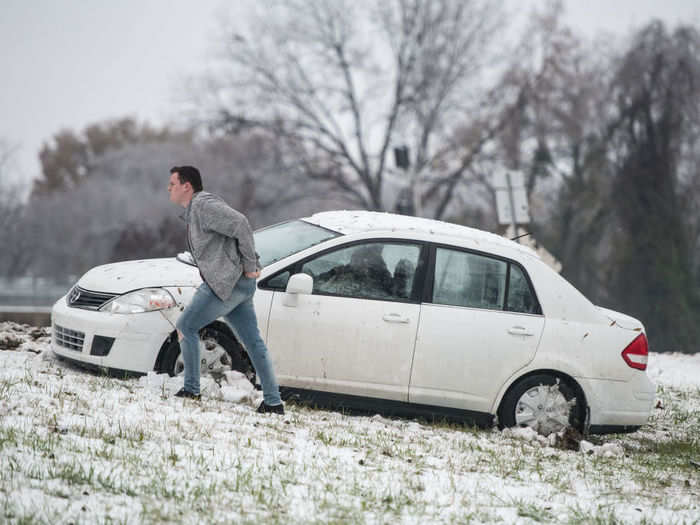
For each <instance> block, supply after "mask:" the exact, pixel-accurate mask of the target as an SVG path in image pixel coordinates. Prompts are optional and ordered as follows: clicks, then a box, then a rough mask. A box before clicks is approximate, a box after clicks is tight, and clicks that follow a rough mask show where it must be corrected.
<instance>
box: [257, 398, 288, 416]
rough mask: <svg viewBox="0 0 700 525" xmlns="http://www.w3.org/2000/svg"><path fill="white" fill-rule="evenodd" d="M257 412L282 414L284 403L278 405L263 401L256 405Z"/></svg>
mask: <svg viewBox="0 0 700 525" xmlns="http://www.w3.org/2000/svg"><path fill="white" fill-rule="evenodd" d="M258 414H280V415H282V416H283V415H284V405H283V404H282V403H280V404H279V405H268V404H266V403H265V401H263V402H262V403H260V406H259V407H258Z"/></svg>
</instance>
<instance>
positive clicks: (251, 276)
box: [243, 270, 260, 279]
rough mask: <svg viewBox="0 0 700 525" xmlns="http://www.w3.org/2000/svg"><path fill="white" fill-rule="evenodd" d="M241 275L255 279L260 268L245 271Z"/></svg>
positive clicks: (258, 274) (258, 275)
mask: <svg viewBox="0 0 700 525" xmlns="http://www.w3.org/2000/svg"><path fill="white" fill-rule="evenodd" d="M243 275H245V276H246V277H247V278H248V279H257V278H258V277H260V270H255V271H254V272H245V273H244V274H243Z"/></svg>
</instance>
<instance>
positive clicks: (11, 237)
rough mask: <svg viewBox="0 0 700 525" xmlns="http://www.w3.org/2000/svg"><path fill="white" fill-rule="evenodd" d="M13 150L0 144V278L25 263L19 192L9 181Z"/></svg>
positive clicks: (16, 272) (19, 270)
mask: <svg viewBox="0 0 700 525" xmlns="http://www.w3.org/2000/svg"><path fill="white" fill-rule="evenodd" d="M14 154H15V148H13V147H12V146H10V144H9V143H7V142H6V141H4V140H0V188H1V189H0V275H2V276H6V277H13V276H15V275H19V274H21V273H22V272H23V271H24V270H25V268H26V263H27V262H28V260H29V257H30V254H29V251H28V250H27V244H28V242H29V239H28V238H27V236H26V235H25V234H24V233H25V232H23V216H24V211H25V206H24V200H23V198H22V188H21V186H20V184H19V183H18V182H17V181H16V180H14V177H13V171H14V168H13V157H14Z"/></svg>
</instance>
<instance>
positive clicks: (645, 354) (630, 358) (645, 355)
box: [622, 334, 649, 370]
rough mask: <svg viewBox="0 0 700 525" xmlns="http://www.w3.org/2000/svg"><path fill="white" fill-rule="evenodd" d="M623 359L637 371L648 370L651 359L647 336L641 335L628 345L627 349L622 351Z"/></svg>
mask: <svg viewBox="0 0 700 525" xmlns="http://www.w3.org/2000/svg"><path fill="white" fill-rule="evenodd" d="M622 359H624V360H625V363H627V366H630V367H632V368H636V369H637V370H646V369H647V360H648V359H649V343H647V336H646V335H644V334H639V336H637V337H636V338H635V340H634V341H632V342H631V343H630V344H629V345H627V348H625V349H624V350H623V351H622Z"/></svg>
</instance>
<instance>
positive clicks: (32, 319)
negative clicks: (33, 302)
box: [0, 305, 51, 326]
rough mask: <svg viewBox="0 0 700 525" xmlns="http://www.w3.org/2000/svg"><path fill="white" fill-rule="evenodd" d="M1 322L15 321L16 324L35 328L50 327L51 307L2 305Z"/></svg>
mask: <svg viewBox="0 0 700 525" xmlns="http://www.w3.org/2000/svg"><path fill="white" fill-rule="evenodd" d="M0 321H14V322H15V323H23V324H30V325H33V326H50V325H51V307H50V306H12V305H0Z"/></svg>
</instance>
